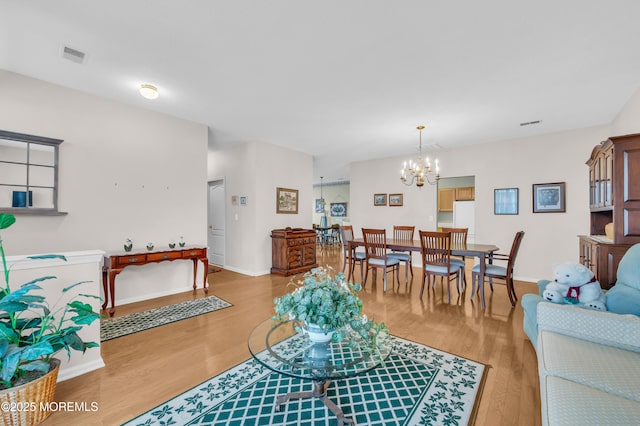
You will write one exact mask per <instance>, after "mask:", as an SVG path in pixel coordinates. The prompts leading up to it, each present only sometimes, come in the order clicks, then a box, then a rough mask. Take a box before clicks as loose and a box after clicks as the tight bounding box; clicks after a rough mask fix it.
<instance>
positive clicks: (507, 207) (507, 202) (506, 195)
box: [493, 188, 518, 214]
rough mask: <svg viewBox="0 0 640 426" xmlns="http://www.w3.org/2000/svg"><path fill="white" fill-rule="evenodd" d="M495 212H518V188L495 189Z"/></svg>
mask: <svg viewBox="0 0 640 426" xmlns="http://www.w3.org/2000/svg"><path fill="white" fill-rule="evenodd" d="M493 214H518V188H500V189H494V190H493Z"/></svg>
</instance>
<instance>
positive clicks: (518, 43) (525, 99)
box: [0, 0, 640, 182]
mask: <svg viewBox="0 0 640 426" xmlns="http://www.w3.org/2000/svg"><path fill="white" fill-rule="evenodd" d="M0 18H1V20H0V22H2V24H1V25H0V68H2V69H6V70H9V71H14V72H18V73H21V74H24V75H28V76H32V77H35V78H38V79H42V80H46V81H50V82H53V83H56V84H60V85H63V86H67V87H71V88H74V89H78V90H81V91H84V92H88V93H92V94H95V95H98V96H102V97H105V98H109V99H114V100H118V101H122V102H125V103H128V104H132V105H137V106H140V107H144V108H149V109H153V110H156V111H161V112H164V113H167V114H171V115H174V116H178V117H182V118H185V119H189V120H193V121H197V122H200V123H204V124H206V125H208V126H209V128H210V129H211V130H210V147H211V148H213V149H218V148H224V147H227V146H229V145H230V144H235V143H242V142H248V141H263V142H268V143H272V144H276V145H282V146H285V147H289V148H292V149H296V150H299V151H303V152H306V153H308V154H310V155H313V157H314V159H315V170H314V182H318V181H319V177H320V176H321V175H322V176H324V177H325V179H324V181H325V182H331V181H335V180H338V179H340V178H347V179H348V167H347V166H346V165H347V164H348V163H349V162H351V161H358V160H366V159H372V158H382V157H389V156H397V155H400V156H407V157H409V156H413V155H414V154H415V152H416V151H417V145H418V132H417V130H416V129H415V128H416V126H417V125H419V124H425V125H426V126H427V128H426V129H425V131H424V134H423V143H424V144H425V145H428V146H429V148H431V149H435V150H438V149H449V148H455V147H460V146H463V145H467V144H475V143H483V142H488V141H496V140H504V139H510V138H518V137H522V136H528V135H535V134H541V133H550V132H556V131H561V130H566V129H573V128H580V127H588V126H592V125H599V124H604V123H609V122H610V121H611V120H612V119H613V118H614V117H615V115H616V114H617V113H618V112H619V111H620V109H621V108H622V106H623V105H624V103H625V102H626V101H627V100H628V99H629V97H630V96H631V95H632V94H633V92H634V91H635V90H637V89H638V88H639V87H640V24H639V22H640V1H637V0H626V1H625V0H608V1H600V0H536V1H532V0H529V1H527V2H523V1H517V0H484V1H446V0H395V1H393V0H322V1H307V0H173V1H169V0H126V1H125V0H111V1H86V0H55V1H51V0H30V1H24V0H0ZM63 46H69V47H72V48H74V49H78V50H81V51H83V52H86V53H87V59H86V61H85V63H84V64H82V65H79V64H76V63H73V62H70V61H68V60H65V59H62V58H61V50H62V47H63ZM141 83H152V84H155V85H156V86H158V88H159V90H160V98H159V99H158V100H156V101H149V100H146V99H143V98H142V97H141V96H140V95H139V94H138V93H137V90H136V89H137V87H138V86H139V85H140V84H141ZM0 96H1V94H0ZM533 120H542V123H541V124H539V125H535V126H526V127H521V126H520V125H519V123H522V122H528V121H533ZM438 147H441V148H438ZM435 154H436V153H434V155H435ZM445 167H446V165H445Z"/></svg>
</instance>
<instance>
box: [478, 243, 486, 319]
mask: <svg viewBox="0 0 640 426" xmlns="http://www.w3.org/2000/svg"><path fill="white" fill-rule="evenodd" d="M486 269H487V265H486V264H485V259H484V256H482V257H481V258H480V276H479V277H478V292H479V293H480V303H482V309H484V308H485V304H484V274H485V271H486Z"/></svg>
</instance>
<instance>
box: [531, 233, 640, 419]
mask: <svg viewBox="0 0 640 426" xmlns="http://www.w3.org/2000/svg"><path fill="white" fill-rule="evenodd" d="M547 282H548V281H546V280H543V281H540V282H539V283H538V286H539V290H540V291H539V294H526V295H524V296H523V297H522V301H521V304H522V307H523V309H524V330H525V333H526V334H527V336H528V337H529V339H530V340H531V343H532V344H533V346H534V348H535V349H536V354H537V356H538V373H539V376H540V402H541V407H542V424H543V425H565V424H567V425H588V424H593V425H602V424H615V425H625V424H629V425H637V424H639V419H640V386H638V384H639V383H640V316H639V315H640V244H636V245H634V246H633V247H631V248H630V249H629V250H628V251H627V253H626V254H625V256H624V257H623V259H622V260H621V261H620V265H619V267H618V279H617V283H616V285H615V286H614V287H613V288H612V289H610V290H609V291H608V292H607V308H608V310H609V311H608V312H604V311H598V310H592V309H588V308H583V307H579V306H574V305H561V304H555V303H551V302H547V301H546V300H544V299H543V298H542V297H541V296H540V294H542V290H543V289H544V287H545V286H546V284H547Z"/></svg>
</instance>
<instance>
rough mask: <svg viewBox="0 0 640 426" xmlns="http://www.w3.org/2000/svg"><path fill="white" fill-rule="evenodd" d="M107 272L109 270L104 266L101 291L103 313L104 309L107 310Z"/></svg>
mask: <svg viewBox="0 0 640 426" xmlns="http://www.w3.org/2000/svg"><path fill="white" fill-rule="evenodd" d="M108 270H109V268H107V267H106V266H103V267H102V290H103V292H104V303H103V304H102V310H103V311H104V310H105V309H107V304H108V303H109V289H108V285H109V283H108V279H107V277H108V275H107V271H108Z"/></svg>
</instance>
